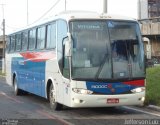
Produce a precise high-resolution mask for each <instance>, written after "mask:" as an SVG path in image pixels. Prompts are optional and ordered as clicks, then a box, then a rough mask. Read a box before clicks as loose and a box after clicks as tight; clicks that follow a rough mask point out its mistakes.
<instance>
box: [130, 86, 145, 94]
mask: <svg viewBox="0 0 160 125" xmlns="http://www.w3.org/2000/svg"><path fill="white" fill-rule="evenodd" d="M143 91H145V87H139V88H135V89H132V90H131V92H133V93H139V92H143Z"/></svg>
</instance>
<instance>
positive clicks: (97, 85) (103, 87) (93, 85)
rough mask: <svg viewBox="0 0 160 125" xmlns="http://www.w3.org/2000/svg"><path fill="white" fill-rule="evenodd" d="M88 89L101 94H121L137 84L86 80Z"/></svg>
mask: <svg viewBox="0 0 160 125" xmlns="http://www.w3.org/2000/svg"><path fill="white" fill-rule="evenodd" d="M86 86H87V89H88V90H91V91H93V92H95V93H99V94H121V93H127V92H129V91H130V90H132V89H134V88H136V87H137V86H133V85H127V84H123V83H122V82H115V83H103V82H86Z"/></svg>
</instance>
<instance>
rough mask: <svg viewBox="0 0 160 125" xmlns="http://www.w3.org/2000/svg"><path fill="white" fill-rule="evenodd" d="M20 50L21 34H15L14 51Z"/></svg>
mask: <svg viewBox="0 0 160 125" xmlns="http://www.w3.org/2000/svg"><path fill="white" fill-rule="evenodd" d="M20 50H21V34H20V33H19V34H16V51H20Z"/></svg>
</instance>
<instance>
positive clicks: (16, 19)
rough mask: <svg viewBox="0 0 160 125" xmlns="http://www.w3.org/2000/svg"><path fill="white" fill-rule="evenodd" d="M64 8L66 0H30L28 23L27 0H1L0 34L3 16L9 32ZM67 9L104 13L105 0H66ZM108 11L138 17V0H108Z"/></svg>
mask: <svg viewBox="0 0 160 125" xmlns="http://www.w3.org/2000/svg"><path fill="white" fill-rule="evenodd" d="M2 4H4V5H3V8H4V9H2ZM64 10H65V0H28V23H27V0H0V35H2V30H1V29H2V25H1V24H2V20H3V17H4V18H5V21H6V34H8V33H10V32H13V31H15V30H18V29H21V28H23V27H25V26H27V24H33V23H34V22H36V21H38V20H44V19H45V18H48V17H51V16H54V15H56V14H58V13H60V12H62V11H64ZM66 10H85V11H94V12H98V13H102V12H103V0H66ZM3 12H4V14H3ZM108 13H109V14H117V15H122V16H128V17H132V18H137V17H138V16H137V14H138V12H137V0H108ZM3 15H4V16H3Z"/></svg>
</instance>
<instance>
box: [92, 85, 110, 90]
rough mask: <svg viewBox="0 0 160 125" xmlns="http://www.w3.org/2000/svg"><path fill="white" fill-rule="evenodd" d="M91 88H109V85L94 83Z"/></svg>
mask: <svg viewBox="0 0 160 125" xmlns="http://www.w3.org/2000/svg"><path fill="white" fill-rule="evenodd" d="M91 88H94V89H102V88H108V85H92V86H91Z"/></svg>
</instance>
